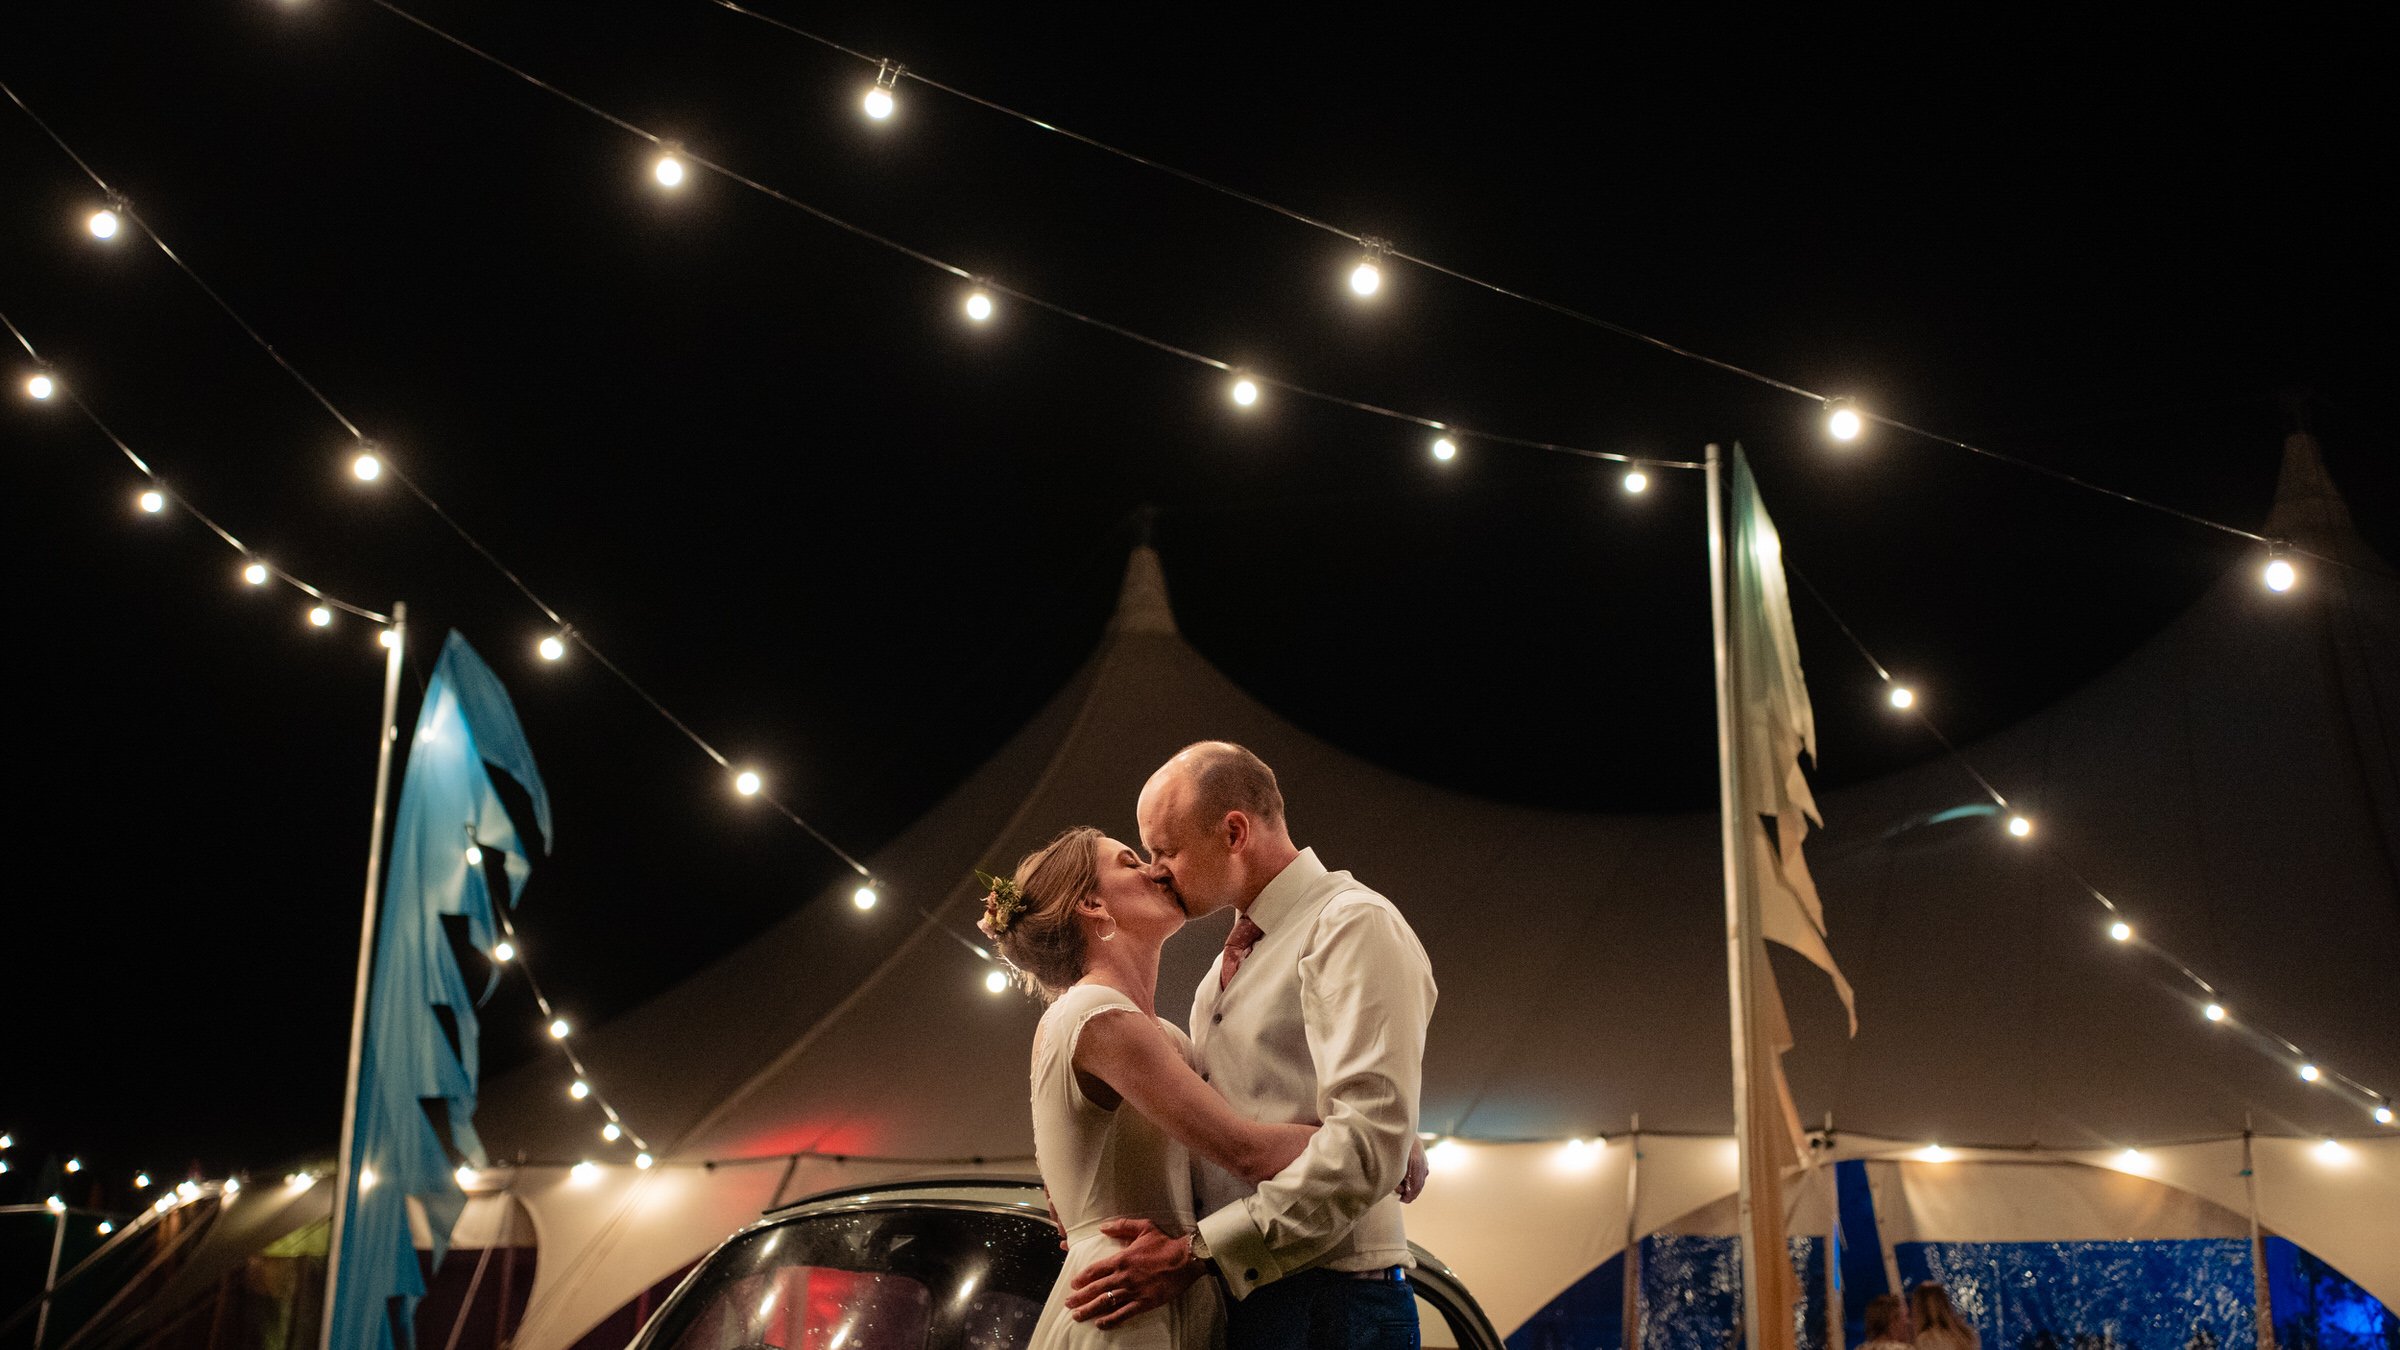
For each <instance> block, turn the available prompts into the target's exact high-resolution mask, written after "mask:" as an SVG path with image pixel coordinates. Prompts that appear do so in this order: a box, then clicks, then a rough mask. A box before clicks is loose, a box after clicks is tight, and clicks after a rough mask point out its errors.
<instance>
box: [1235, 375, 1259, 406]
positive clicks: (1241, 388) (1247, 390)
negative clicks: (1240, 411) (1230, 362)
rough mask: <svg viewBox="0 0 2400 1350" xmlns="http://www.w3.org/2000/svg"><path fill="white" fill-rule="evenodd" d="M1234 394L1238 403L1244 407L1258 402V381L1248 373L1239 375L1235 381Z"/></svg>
mask: <svg viewBox="0 0 2400 1350" xmlns="http://www.w3.org/2000/svg"><path fill="white" fill-rule="evenodd" d="M1232 394H1233V401H1234V402H1235V403H1236V404H1238V405H1240V406H1242V407H1244V408H1247V407H1250V406H1251V405H1252V404H1255V403H1257V402H1258V381H1256V380H1253V379H1251V378H1250V377H1249V376H1247V375H1241V376H1237V377H1235V379H1234V381H1233V389H1232Z"/></svg>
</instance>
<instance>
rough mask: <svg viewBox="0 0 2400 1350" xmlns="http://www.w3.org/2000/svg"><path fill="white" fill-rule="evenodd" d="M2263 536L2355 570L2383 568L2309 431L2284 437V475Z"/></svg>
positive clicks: (2277, 483)
mask: <svg viewBox="0 0 2400 1350" xmlns="http://www.w3.org/2000/svg"><path fill="white" fill-rule="evenodd" d="M2263 532H2264V533H2265V534H2267V535H2269V536H2271V537H2273V538H2276V539H2288V540H2290V541H2291V542H2293V543H2295V544H2298V545H2299V546H2301V547H2302V548H2305V549H2308V550H2310V551H2311V552H2315V553H2322V554H2325V555H2326V556H2328V557H2333V558H2339V559H2341V560H2342V561H2344V562H2348V563H2351V564H2353V565H2368V566H2377V565H2378V564H2379V563H2380V560H2379V559H2376V558H2375V555H2374V553H2373V552H2372V551H2371V550H2369V549H2368V547H2367V544H2366V541H2365V540H2363V539H2361V538H2360V537H2359V534H2358V527H2357V525H2356V524H2354V523H2353V522H2352V521H2351V519H2350V505H2349V503H2348V502H2345V501H2343V500H2342V493H2341V489H2339V488H2337V487H2335V486H2334V485H2333V476H2332V475H2331V474H2329V473H2327V472H2326V471H2325V457H2324V454H2323V453H2322V452H2321V451H2320V450H2319V449H2318V448H2317V438H2316V437H2314V436H2312V435H2310V434H2309V433H2308V432H2306V431H2295V432H2293V433H2292V434H2291V435H2289V436H2286V437H2284V438H2283V470H2282V472H2281V473H2280V474H2278V475H2277V476H2276V480H2275V506H2274V509H2272V510H2271V511H2269V512H2268V513H2267V523H2266V526H2265V528H2264V531H2263Z"/></svg>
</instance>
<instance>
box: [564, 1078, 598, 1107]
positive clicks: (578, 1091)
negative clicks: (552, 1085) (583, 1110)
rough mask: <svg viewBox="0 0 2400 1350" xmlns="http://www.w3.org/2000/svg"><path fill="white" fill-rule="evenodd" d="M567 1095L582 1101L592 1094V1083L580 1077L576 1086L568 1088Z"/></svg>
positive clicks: (576, 1081)
mask: <svg viewBox="0 0 2400 1350" xmlns="http://www.w3.org/2000/svg"><path fill="white" fill-rule="evenodd" d="M567 1095H568V1096H570V1097H573V1098H574V1099H575V1100H577V1101H582V1100H583V1099H584V1098H586V1097H589V1096H591V1095H592V1085H591V1084H589V1083H587V1082H585V1081H583V1080H582V1079H580V1078H578V1079H576V1080H575V1086H573V1087H571V1088H568V1089H567Z"/></svg>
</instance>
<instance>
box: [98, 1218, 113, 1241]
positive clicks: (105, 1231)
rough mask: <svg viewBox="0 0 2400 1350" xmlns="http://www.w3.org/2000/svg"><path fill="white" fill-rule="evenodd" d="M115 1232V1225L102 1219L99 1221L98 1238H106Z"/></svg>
mask: <svg viewBox="0 0 2400 1350" xmlns="http://www.w3.org/2000/svg"><path fill="white" fill-rule="evenodd" d="M115 1231H117V1226H116V1225H115V1224H113V1223H110V1222H109V1221H108V1220H106V1219H102V1220H101V1221H100V1236H102V1237H107V1236H108V1235H109V1234H111V1233H113V1232H115Z"/></svg>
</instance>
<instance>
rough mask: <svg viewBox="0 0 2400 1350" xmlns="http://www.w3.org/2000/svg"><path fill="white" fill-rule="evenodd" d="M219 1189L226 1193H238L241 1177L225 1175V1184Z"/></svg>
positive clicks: (240, 1191) (240, 1189)
mask: <svg viewBox="0 0 2400 1350" xmlns="http://www.w3.org/2000/svg"><path fill="white" fill-rule="evenodd" d="M221 1189H222V1190H223V1191H224V1192H225V1194H227V1195H240V1194H241V1193H242V1179H241V1178H240V1177H227V1178H225V1185H224V1186H223V1187H222V1188H221Z"/></svg>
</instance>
